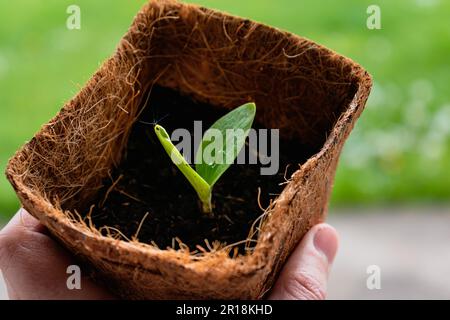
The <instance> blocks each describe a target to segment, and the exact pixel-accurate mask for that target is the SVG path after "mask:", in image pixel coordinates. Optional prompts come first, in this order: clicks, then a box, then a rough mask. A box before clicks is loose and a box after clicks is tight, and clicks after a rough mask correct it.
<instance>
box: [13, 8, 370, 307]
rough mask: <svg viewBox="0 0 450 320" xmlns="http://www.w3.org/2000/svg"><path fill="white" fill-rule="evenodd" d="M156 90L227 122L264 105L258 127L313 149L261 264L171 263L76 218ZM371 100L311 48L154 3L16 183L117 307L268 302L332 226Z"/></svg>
mask: <svg viewBox="0 0 450 320" xmlns="http://www.w3.org/2000/svg"><path fill="white" fill-rule="evenodd" d="M154 85H158V86H162V87H167V88H170V89H173V90H176V91H177V92H180V93H181V94H183V95H185V96H189V97H191V98H192V99H195V100H196V101H200V102H202V103H208V104H211V105H213V106H215V107H218V108H224V109H232V108H234V107H236V106H238V105H240V104H242V103H243V102H246V101H255V102H256V105H257V107H258V112H257V115H256V120H257V121H258V122H259V123H261V124H263V125H264V126H265V127H267V128H277V129H280V136H281V137H282V138H283V139H287V140H290V141H297V142H298V143H299V144H301V145H303V146H307V147H308V148H309V150H310V154H311V156H310V157H309V159H307V161H306V162H304V163H302V164H301V166H300V167H299V169H298V170H297V171H296V172H295V173H294V174H293V175H292V177H291V178H290V179H289V181H288V183H286V185H285V187H284V189H283V191H282V193H281V194H280V195H279V196H278V197H277V198H276V200H275V202H274V204H273V205H272V206H271V208H270V210H269V211H268V212H267V214H266V215H265V220H264V223H263V224H262V227H261V230H260V232H259V236H258V241H257V243H256V245H255V246H254V247H253V249H252V251H251V253H249V254H247V255H241V256H238V257H235V258H231V257H230V256H229V254H228V253H227V252H223V251H220V250H219V251H213V252H206V253H203V254H202V255H200V256H199V255H192V254H190V253H189V252H187V251H186V250H161V249H159V248H157V247H155V246H152V245H150V244H144V243H140V242H137V241H124V240H118V239H114V238H112V237H108V236H105V235H102V234H101V233H100V232H98V230H96V229H95V228H94V227H92V226H89V224H86V223H84V222H83V221H80V219H78V218H77V214H76V212H75V209H76V208H80V206H82V207H83V206H84V207H86V208H88V207H89V204H90V203H92V199H94V198H95V197H96V195H97V193H98V190H100V188H101V187H102V181H103V180H104V179H105V177H107V176H108V174H109V172H110V170H112V169H113V168H114V167H117V166H118V165H119V164H120V161H121V159H122V158H123V154H124V150H125V148H126V146H127V141H128V137H129V135H130V131H131V128H132V126H133V124H134V123H135V122H136V121H137V119H138V116H139V113H140V107H141V106H142V105H143V103H145V101H146V98H147V94H146V93H147V92H148V91H149V90H150V88H151V87H152V86H154ZM370 88H371V77H370V75H369V74H368V73H367V72H366V71H365V70H364V69H363V68H362V67H360V66H359V65H358V64H356V63H355V62H353V61H352V60H350V59H348V58H345V57H343V56H340V55H338V54H336V53H335V52H333V51H331V50H329V49H326V48H324V47H322V46H320V45H318V44H316V43H314V42H312V41H310V40H307V39H304V38H301V37H299V36H296V35H293V34H290V33H287V32H284V31H280V30H278V29H275V28H271V27H269V26H265V25H262V24H260V23H256V22H253V21H249V20H245V19H242V18H239V17H235V16H230V15H227V14H225V13H222V12H218V11H214V10H210V9H206V8H202V7H198V6H195V5H190V4H182V3H178V2H175V1H151V2H149V3H148V4H146V5H145V6H144V7H143V8H142V9H141V11H140V12H139V13H138V14H137V16H136V18H135V20H134V22H133V24H132V25H131V27H130V29H129V31H128V32H127V33H126V35H125V36H124V37H123V38H122V40H121V41H120V43H119V46H118V48H117V51H116V52H115V53H114V55H113V56H112V57H111V58H110V59H109V60H107V61H106V62H105V63H104V64H103V65H102V66H101V67H100V69H99V70H98V71H97V72H96V73H95V74H94V76H93V77H92V78H91V79H90V80H89V81H88V83H87V84H86V85H85V87H84V88H83V89H81V91H80V92H79V93H78V94H77V95H76V96H75V97H74V98H73V99H72V100H70V101H69V102H68V103H66V104H65V105H64V107H63V108H62V110H61V111H60V112H59V113H58V114H57V115H56V117H55V118H53V119H52V120H51V121H50V122H48V123H47V124H46V125H44V126H43V127H42V129H41V130H40V131H39V132H38V133H37V134H36V135H35V136H34V137H33V138H32V140H31V141H30V142H28V143H27V144H25V145H24V146H23V147H22V148H21V149H20V150H19V151H18V152H17V153H16V154H15V156H14V157H13V158H12V159H11V160H10V162H9V164H8V167H7V169H6V175H7V177H8V179H9V181H10V182H11V184H12V186H13V187H14V189H15V191H16V193H17V195H18V197H19V199H20V201H21V203H22V205H23V206H24V208H25V209H26V210H27V211H28V212H30V213H31V214H32V215H33V216H35V217H36V218H37V219H39V220H40V221H41V223H42V224H44V225H45V226H46V227H47V228H48V229H49V230H50V232H51V234H52V235H53V236H54V238H55V239H57V240H58V241H60V242H61V243H62V244H63V245H64V246H65V247H66V248H67V249H68V250H70V251H71V252H73V253H74V254H76V255H77V256H78V257H80V258H81V259H82V260H84V261H86V262H87V265H89V267H90V268H92V270H93V272H94V273H95V278H96V279H102V280H103V281H104V282H105V283H106V284H107V285H108V286H109V287H110V289H111V290H112V291H113V292H115V293H116V294H118V295H119V296H122V297H125V298H136V299H154V298H156V299H165V298H177V299H205V298H207V299H211V298H214V299H258V298H262V297H264V295H265V294H266V293H267V292H268V290H270V288H271V286H272V284H273V283H274V280H275V279H276V277H277V274H278V272H279V270H280V268H281V267H282V265H283V263H284V261H285V260H286V258H287V257H288V255H289V254H290V253H291V251H292V250H293V248H294V247H295V245H296V244H297V243H298V242H299V240H300V239H301V238H302V237H303V235H304V234H305V233H306V232H307V231H308V229H310V228H311V226H313V225H314V224H316V223H318V222H320V221H323V220H324V219H325V215H326V211H327V203H328V199H329V195H330V190H331V186H332V182H333V177H334V174H335V169H336V165H337V162H338V158H339V154H340V152H341V149H342V146H343V143H344V141H345V140H346V138H347V137H348V135H349V133H350V131H351V130H352V128H353V126H354V123H355V121H356V120H357V118H358V117H359V115H360V114H361V112H362V110H363V108H364V105H365V103H366V100H367V97H368V95H369V92H370ZM211 240H214V239H211Z"/></svg>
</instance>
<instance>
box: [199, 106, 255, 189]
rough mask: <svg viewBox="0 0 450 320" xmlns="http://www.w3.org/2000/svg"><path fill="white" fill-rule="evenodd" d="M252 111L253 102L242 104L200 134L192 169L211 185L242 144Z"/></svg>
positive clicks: (231, 160)
mask: <svg viewBox="0 0 450 320" xmlns="http://www.w3.org/2000/svg"><path fill="white" fill-rule="evenodd" d="M255 113H256V106H255V104H254V103H247V104H244V105H242V106H240V107H238V108H236V109H234V110H232V111H230V112H229V113H227V114H226V115H224V116H223V117H222V118H220V119H219V120H217V121H216V122H215V123H214V124H213V125H212V126H211V128H209V129H208V130H206V132H205V134H204V135H203V139H202V142H201V143H200V147H199V149H198V151H197V154H196V166H195V169H196V171H197V172H198V174H199V175H200V176H201V177H202V178H203V179H204V180H205V181H206V182H207V183H208V184H209V185H210V186H211V187H212V186H213V185H214V184H215V183H216V182H217V180H218V179H219V178H220V176H221V175H222V174H223V173H224V172H225V171H226V170H227V169H228V167H229V166H230V165H231V164H232V163H233V162H234V160H235V159H236V157H237V156H238V154H239V152H240V151H241V149H242V147H243V146H244V143H245V139H246V138H247V136H248V133H249V131H250V128H251V127H252V124H253V120H254V118H255Z"/></svg>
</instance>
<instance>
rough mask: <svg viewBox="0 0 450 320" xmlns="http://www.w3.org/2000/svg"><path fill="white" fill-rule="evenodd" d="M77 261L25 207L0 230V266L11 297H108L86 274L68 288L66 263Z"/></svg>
mask: <svg viewBox="0 0 450 320" xmlns="http://www.w3.org/2000/svg"><path fill="white" fill-rule="evenodd" d="M74 264H76V262H75V261H74V260H73V259H72V257H71V256H70V255H69V254H68V253H67V252H66V251H65V250H64V249H63V248H62V247H60V246H59V245H58V244H57V243H56V242H54V241H53V240H52V239H51V238H50V237H49V236H47V235H46V230H45V228H44V227H43V226H42V225H41V224H40V223H39V222H38V221H37V220H36V219H35V218H34V217H32V216H31V215H30V214H29V213H28V212H26V211H25V210H24V209H21V210H19V212H18V213H17V214H16V215H15V216H14V217H13V218H12V219H11V221H10V222H9V223H8V225H7V226H6V227H4V228H3V230H1V232H0V269H1V271H2V274H3V277H4V279H5V283H6V286H7V289H8V294H9V296H10V298H12V299H111V298H113V297H112V295H111V294H110V293H109V292H107V291H106V290H104V289H102V288H100V287H99V286H97V285H96V284H94V283H93V282H92V281H91V280H89V279H88V278H86V277H83V274H81V275H82V277H81V289H80V290H78V289H73V290H69V288H68V286H67V278H68V277H69V276H70V274H67V267H68V266H70V265H74Z"/></svg>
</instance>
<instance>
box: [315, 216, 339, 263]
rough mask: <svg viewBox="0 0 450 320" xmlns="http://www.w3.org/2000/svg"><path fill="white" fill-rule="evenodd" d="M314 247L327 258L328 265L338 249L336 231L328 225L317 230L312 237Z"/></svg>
mask: <svg viewBox="0 0 450 320" xmlns="http://www.w3.org/2000/svg"><path fill="white" fill-rule="evenodd" d="M314 247H315V248H316V250H317V251H319V252H321V253H322V254H323V255H324V256H325V257H326V258H327V260H328V263H332V262H333V260H334V257H335V256H336V252H337V248H338V237H337V233H336V231H335V230H334V229H333V228H332V227H330V226H328V225H325V226H323V227H322V228H320V229H319V230H317V232H316V234H315V235H314Z"/></svg>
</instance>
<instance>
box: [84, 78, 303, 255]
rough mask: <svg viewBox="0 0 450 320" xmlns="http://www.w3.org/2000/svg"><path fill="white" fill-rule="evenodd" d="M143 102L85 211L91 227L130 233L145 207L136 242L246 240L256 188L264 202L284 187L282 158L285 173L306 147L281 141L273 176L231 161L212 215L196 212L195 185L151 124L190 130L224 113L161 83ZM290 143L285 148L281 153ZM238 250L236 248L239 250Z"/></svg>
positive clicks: (254, 215)
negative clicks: (118, 158) (119, 156)
mask: <svg viewBox="0 0 450 320" xmlns="http://www.w3.org/2000/svg"><path fill="white" fill-rule="evenodd" d="M149 101H150V102H149V105H147V106H145V109H144V111H143V112H142V114H141V116H140V119H139V121H138V122H136V124H135V125H134V127H133V129H132V133H131V136H130V139H129V142H128V146H127V149H126V153H125V155H124V157H123V160H122V163H121V164H120V166H119V167H118V168H116V169H115V170H114V171H113V172H112V174H111V178H109V179H107V180H106V181H105V182H104V187H103V189H102V190H100V192H99V196H98V200H97V203H96V206H95V207H94V210H93V212H92V213H91V218H92V221H93V223H94V225H95V226H96V227H97V228H101V227H102V226H109V227H114V228H116V229H118V230H120V231H121V232H122V233H123V234H124V235H126V236H127V237H128V238H132V237H133V236H135V235H136V232H137V230H138V227H139V224H140V223H141V221H142V220H143V218H144V216H145V215H146V213H148V215H147V217H146V219H145V220H144V222H143V224H142V227H141V229H140V231H139V234H138V236H137V237H138V239H139V241H140V242H144V243H150V242H151V241H153V242H154V243H156V244H157V245H158V246H159V247H160V248H166V247H167V246H170V247H171V246H172V244H173V240H172V239H173V238H174V237H178V238H179V239H181V240H182V242H183V243H185V244H186V245H188V246H189V248H190V249H191V250H195V249H196V245H201V246H203V247H205V242H204V239H208V240H209V242H210V243H212V242H213V241H214V240H218V241H220V242H222V243H227V244H231V243H234V242H237V241H241V240H244V239H246V238H247V236H248V233H249V230H250V227H251V225H252V223H253V222H254V221H255V219H256V218H257V217H258V216H260V215H261V214H262V213H263V211H262V210H261V209H260V208H259V206H258V188H261V197H260V202H261V204H262V206H263V207H266V206H268V205H269V203H270V199H271V198H275V197H276V196H277V195H278V194H279V193H280V192H281V191H282V189H283V186H280V185H279V184H280V183H282V182H284V181H285V180H284V174H285V168H286V166H287V164H288V163H291V164H293V165H291V166H289V167H288V175H287V177H289V176H290V174H291V173H292V172H293V171H294V170H296V169H297V168H298V163H303V162H304V161H305V160H306V159H307V157H308V156H310V155H311V153H312V151H311V150H305V149H304V148H302V147H301V146H298V145H294V144H293V143H289V142H287V141H280V167H279V172H278V174H277V175H273V176H263V175H260V165H259V164H257V165H249V164H246V165H238V164H234V165H232V166H231V167H230V168H229V169H228V171H227V172H225V174H224V175H223V176H222V177H221V179H220V180H219V181H218V182H217V184H216V185H215V186H214V189H213V205H214V215H213V217H208V216H206V215H205V214H203V213H202V212H201V211H200V209H199V203H198V198H197V195H196V193H195V191H194V189H193V188H192V187H191V186H190V184H189V183H188V181H187V180H186V179H185V177H184V176H183V175H182V174H181V172H179V170H178V169H177V168H176V166H175V165H174V164H172V162H171V161H170V158H169V157H168V155H167V154H166V152H165V151H164V149H163V147H162V146H161V144H160V143H159V141H158V140H157V138H156V136H155V134H154V131H153V125H152V124H151V123H153V122H155V121H157V122H158V123H159V124H161V125H162V126H164V127H165V128H166V130H167V131H168V132H169V134H170V133H171V132H172V131H173V130H174V129H176V128H187V129H189V130H190V131H191V132H192V131H193V123H194V120H202V121H203V131H205V130H206V129H207V128H209V126H210V125H211V124H212V123H213V122H214V121H215V120H217V119H218V118H219V117H220V116H222V115H223V114H225V113H226V111H225V112H224V110H222V109H219V108H215V107H212V106H210V105H207V104H201V103H196V102H194V101H192V100H191V99H190V98H187V97H183V96H181V95H180V94H178V93H177V92H175V91H172V90H169V89H165V88H161V87H153V89H152V93H151V96H150V99H149ZM257 112H258V111H257ZM254 127H258V124H255V125H254ZM288 149H289V150H291V151H290V152H287V150H288ZM119 177H120V179H119ZM118 179H119V180H118ZM114 182H116V184H115V185H114V187H113V188H111V186H112V185H113V183H114ZM109 189H110V192H109V194H108V196H107V197H106V194H107V193H108V192H107V191H108V190H109ZM105 198H106V200H105ZM242 250H243V246H240V251H241V253H242Z"/></svg>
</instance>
